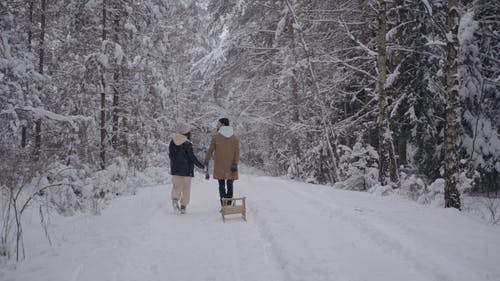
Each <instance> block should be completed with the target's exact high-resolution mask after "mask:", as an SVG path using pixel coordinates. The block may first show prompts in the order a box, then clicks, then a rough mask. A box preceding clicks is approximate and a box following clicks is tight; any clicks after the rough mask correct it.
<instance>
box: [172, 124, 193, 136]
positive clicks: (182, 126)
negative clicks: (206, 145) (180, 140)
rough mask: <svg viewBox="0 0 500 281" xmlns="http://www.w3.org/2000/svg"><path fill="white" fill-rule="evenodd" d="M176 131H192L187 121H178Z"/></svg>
mask: <svg viewBox="0 0 500 281" xmlns="http://www.w3.org/2000/svg"><path fill="white" fill-rule="evenodd" d="M175 131H176V132H177V133H179V134H182V135H184V134H187V133H189V132H190V131H191V127H190V126H189V124H188V123H186V122H178V123H177V125H176V126H175Z"/></svg>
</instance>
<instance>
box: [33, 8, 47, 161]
mask: <svg viewBox="0 0 500 281" xmlns="http://www.w3.org/2000/svg"><path fill="white" fill-rule="evenodd" d="M40 5H41V6H40V8H41V15H40V42H39V45H38V55H39V60H38V72H39V73H40V74H42V75H43V65H44V58H45V46H44V44H45V29H46V12H47V2H46V0H41V3H40ZM41 149H42V119H38V120H37V121H36V125H35V160H38V159H39V157H40V154H41Z"/></svg>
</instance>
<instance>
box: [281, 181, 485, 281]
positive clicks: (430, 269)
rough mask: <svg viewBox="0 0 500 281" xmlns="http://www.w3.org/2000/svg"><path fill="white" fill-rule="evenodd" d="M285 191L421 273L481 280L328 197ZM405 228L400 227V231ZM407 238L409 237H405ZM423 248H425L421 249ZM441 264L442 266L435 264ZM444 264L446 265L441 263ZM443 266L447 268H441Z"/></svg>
mask: <svg viewBox="0 0 500 281" xmlns="http://www.w3.org/2000/svg"><path fill="white" fill-rule="evenodd" d="M286 190H287V191H288V192H290V193H293V194H295V195H296V196H299V197H302V198H307V202H308V203H309V205H313V206H321V207H322V208H323V210H325V211H327V212H328V213H329V214H330V215H331V216H334V217H336V218H338V219H340V220H342V221H343V222H345V223H348V224H350V225H352V226H354V227H355V228H357V229H359V230H360V233H363V234H365V236H366V237H367V238H369V239H371V240H372V241H374V242H375V243H376V244H377V245H378V246H380V247H382V248H385V249H387V250H390V251H392V252H393V253H395V254H397V255H399V256H402V257H403V258H405V259H406V260H408V261H410V262H412V264H413V265H414V266H415V268H416V269H417V270H419V271H421V272H422V273H431V274H432V275H433V280H439V281H456V280H480V279H481V277H480V276H476V275H472V273H470V272H468V271H466V270H463V268H462V265H460V266H459V265H456V264H454V263H452V261H450V260H449V259H447V258H446V257H444V256H442V255H441V254H439V253H436V252H435V251H432V250H431V249H429V248H427V247H425V245H421V243H420V242H419V241H416V240H415V239H412V240H413V241H412V243H411V244H410V245H406V246H405V244H409V243H405V242H404V241H401V239H400V238H398V237H395V235H394V234H392V233H388V232H387V231H385V229H384V228H381V227H377V226H376V225H374V224H371V223H370V222H369V221H368V220H365V219H360V218H359V216H356V215H349V214H347V213H346V212H345V211H344V210H343V209H340V208H333V207H332V206H331V202H330V201H328V202H327V201H326V199H324V198H323V197H316V196H312V195H311V194H310V193H307V192H304V191H302V190H300V189H298V188H297V189H286ZM392 225H393V226H396V227H398V225H397V224H394V223H392ZM404 231H405V229H403V232H404ZM405 238H409V237H405ZM423 249H426V251H423ZM438 264H439V265H441V266H438ZM443 264H446V265H447V266H444V267H443V266H442V265H443ZM443 269H447V270H446V271H444V270H443Z"/></svg>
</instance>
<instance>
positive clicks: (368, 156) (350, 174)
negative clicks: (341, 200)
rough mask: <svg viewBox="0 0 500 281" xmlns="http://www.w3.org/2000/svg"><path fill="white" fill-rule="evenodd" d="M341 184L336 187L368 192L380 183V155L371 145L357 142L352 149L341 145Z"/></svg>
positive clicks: (338, 183)
mask: <svg viewBox="0 0 500 281" xmlns="http://www.w3.org/2000/svg"><path fill="white" fill-rule="evenodd" d="M338 150H339V155H340V159H339V176H340V182H337V183H336V184H335V185H334V186H335V187H336V188H341V189H350V190H368V189H370V188H371V187H372V186H374V185H376V184H377V183H378V153H377V151H376V150H375V148H373V147H372V146H371V145H369V144H366V143H361V142H356V143H355V144H354V146H353V148H352V149H351V148H350V147H348V146H345V145H340V146H339V147H338Z"/></svg>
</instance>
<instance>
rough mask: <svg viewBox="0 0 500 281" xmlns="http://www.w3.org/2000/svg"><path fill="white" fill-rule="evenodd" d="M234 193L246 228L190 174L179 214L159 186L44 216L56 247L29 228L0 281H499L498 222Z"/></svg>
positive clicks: (295, 189)
mask: <svg viewBox="0 0 500 281" xmlns="http://www.w3.org/2000/svg"><path fill="white" fill-rule="evenodd" d="M235 193H236V195H245V196H247V205H248V214H247V218H248V222H244V221H243V220H241V217H240V216H237V215H236V216H230V217H229V219H228V220H226V223H223V222H222V219H221V216H220V214H219V213H218V192H217V188H216V182H215V181H214V180H210V181H204V180H202V179H201V178H196V179H195V180H194V182H193V187H192V192H191V204H190V205H189V207H188V214H186V215H179V214H174V213H173V212H172V210H171V206H170V200H169V194H170V186H158V187H150V188H144V189H141V190H140V192H139V193H138V194H137V195H135V196H129V197H124V198H120V199H118V200H116V201H115V202H112V204H111V205H110V206H109V207H108V208H107V209H106V210H104V211H103V213H102V215H100V216H92V215H78V216H76V217H72V218H53V221H52V226H51V233H52V234H51V235H52V240H53V242H54V244H55V245H54V246H53V247H52V248H50V247H49V246H48V245H47V241H46V239H45V238H44V237H43V235H42V234H41V233H42V232H41V231H38V232H37V231H33V232H32V234H30V232H29V230H30V229H28V230H27V231H26V234H25V235H26V238H25V239H26V249H27V256H28V257H27V259H26V260H25V261H23V262H22V263H20V264H18V265H13V264H10V265H9V266H7V267H6V268H4V269H3V270H2V271H0V279H1V280H3V281H11V280H12V281H14V280H16V281H18V280H19V281H28V280H37V281H43V280H46V281H58V280H61V281H62V280H71V281H86V280H89V281H91V280H102V281H111V280H120V281H128V280H130V281H131V280H137V281H155V280H175V281H191V280H192V281H198V280H221V281H225V280H227V281H229V280H231V281H238V280H241V281H246V280H255V281H266V280H273V281H274V280H277V281H281V280H283V281H293V280H297V281H298V280H315V281H321V280H336V281H342V280H349V281H358V280H360V281H361V280H375V281H377V280H381V281H382V280H383V281H387V280H406V281H412V280H440V281H441V280H443V281H444V280H450V281H452V280H453V281H461V280H463V281H481V280H494V281H498V280H500V266H499V264H498V261H500V227H498V226H489V225H487V224H485V223H484V222H482V221H479V220H477V219H475V218H471V217H468V216H466V215H464V214H460V213H459V212H457V211H455V210H450V209H436V208H431V207H426V206H421V205H417V204H415V203H413V202H409V201H405V200H402V199H399V198H395V197H391V198H387V197H378V196H375V195H371V194H367V193H359V192H348V191H340V190H334V189H331V188H329V187H325V186H318V185H310V184H304V183H297V182H292V181H287V180H283V179H279V178H271V177H259V176H242V179H241V180H239V181H237V182H236V183H235ZM30 220H32V224H34V225H35V226H36V221H37V218H36V216H33V218H30V217H27V222H28V224H29V221H30ZM0 268H1V267H0Z"/></svg>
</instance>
